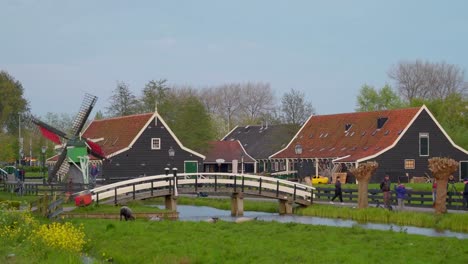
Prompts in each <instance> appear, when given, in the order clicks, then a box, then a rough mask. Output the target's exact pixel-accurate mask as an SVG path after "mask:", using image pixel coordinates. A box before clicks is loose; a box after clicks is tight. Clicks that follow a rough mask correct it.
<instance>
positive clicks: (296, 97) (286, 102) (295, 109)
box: [281, 89, 315, 125]
mask: <svg viewBox="0 0 468 264" xmlns="http://www.w3.org/2000/svg"><path fill="white" fill-rule="evenodd" d="M304 97H305V95H304V93H303V92H300V91H297V90H294V89H291V91H289V92H288V93H285V94H284V95H283V98H282V99H281V110H282V111H283V119H284V121H285V123H289V124H294V125H300V124H301V123H303V122H305V121H306V120H307V118H309V116H310V115H312V114H313V113H314V112H315V110H314V108H313V107H312V103H310V102H307V101H305V99H304Z"/></svg>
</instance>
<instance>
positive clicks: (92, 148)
mask: <svg viewBox="0 0 468 264" xmlns="http://www.w3.org/2000/svg"><path fill="white" fill-rule="evenodd" d="M86 145H87V146H88V149H89V152H90V153H91V154H92V155H93V156H95V157H96V158H100V159H103V160H107V158H106V155H105V154H104V151H102V148H101V146H99V145H98V144H96V143H94V142H92V141H91V140H89V139H86Z"/></svg>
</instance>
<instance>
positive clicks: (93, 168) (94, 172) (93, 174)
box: [90, 163, 99, 185]
mask: <svg viewBox="0 0 468 264" xmlns="http://www.w3.org/2000/svg"><path fill="white" fill-rule="evenodd" d="M90 174H91V183H92V184H93V185H96V177H97V176H98V174H99V169H98V167H97V166H96V164H94V163H93V165H92V166H91V171H90Z"/></svg>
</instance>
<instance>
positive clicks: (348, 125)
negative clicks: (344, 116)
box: [344, 123, 353, 132]
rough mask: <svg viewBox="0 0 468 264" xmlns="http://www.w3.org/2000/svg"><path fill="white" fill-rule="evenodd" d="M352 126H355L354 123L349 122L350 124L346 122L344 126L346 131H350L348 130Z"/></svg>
mask: <svg viewBox="0 0 468 264" xmlns="http://www.w3.org/2000/svg"><path fill="white" fill-rule="evenodd" d="M352 126H353V125H352V124H349V123H348V124H345V128H344V130H345V132H348V130H349V129H350V128H351V127H352Z"/></svg>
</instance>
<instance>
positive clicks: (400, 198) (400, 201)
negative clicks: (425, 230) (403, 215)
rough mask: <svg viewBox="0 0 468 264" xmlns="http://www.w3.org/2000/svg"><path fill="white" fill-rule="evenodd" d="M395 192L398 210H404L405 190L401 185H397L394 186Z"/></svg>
mask: <svg viewBox="0 0 468 264" xmlns="http://www.w3.org/2000/svg"><path fill="white" fill-rule="evenodd" d="M395 192H396V195H397V200H398V208H399V209H400V210H403V209H404V208H405V198H406V188H405V185H403V184H402V183H398V186H396V185H395Z"/></svg>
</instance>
